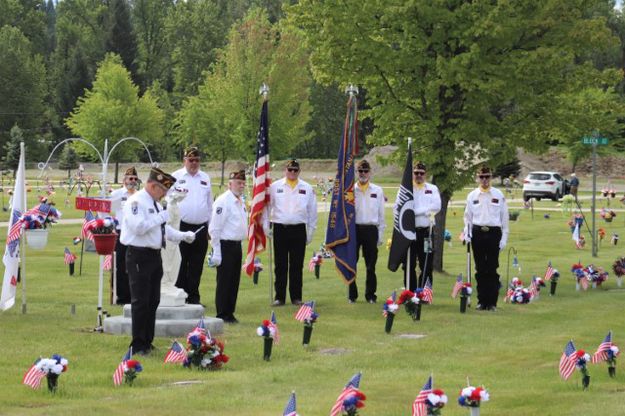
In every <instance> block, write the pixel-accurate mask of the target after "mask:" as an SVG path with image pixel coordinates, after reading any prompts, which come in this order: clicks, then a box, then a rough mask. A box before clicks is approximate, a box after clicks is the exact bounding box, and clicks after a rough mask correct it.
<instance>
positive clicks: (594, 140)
mask: <svg viewBox="0 0 625 416" xmlns="http://www.w3.org/2000/svg"><path fill="white" fill-rule="evenodd" d="M608 142H609V141H608V138H607V137H599V132H597V131H595V132H594V133H593V134H592V136H585V137H582V144H585V145H590V146H592V207H591V213H592V236H591V237H592V256H593V257H597V236H596V231H595V226H596V224H595V210H596V196H597V146H605V145H607V144H608Z"/></svg>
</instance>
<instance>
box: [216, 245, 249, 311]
mask: <svg viewBox="0 0 625 416" xmlns="http://www.w3.org/2000/svg"><path fill="white" fill-rule="evenodd" d="M220 243H221V265H219V266H217V287H216V290H215V308H216V309H217V318H221V319H231V318H234V310H235V309H236V306H237V296H238V294H239V282H240V281H241V257H242V255H243V252H242V250H241V242H240V241H229V240H221V242H220Z"/></svg>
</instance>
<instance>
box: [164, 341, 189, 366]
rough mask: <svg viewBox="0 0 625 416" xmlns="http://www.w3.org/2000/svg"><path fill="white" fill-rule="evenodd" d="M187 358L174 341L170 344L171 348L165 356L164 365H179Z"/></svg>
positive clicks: (180, 345) (182, 349) (178, 344)
mask: <svg viewBox="0 0 625 416" xmlns="http://www.w3.org/2000/svg"><path fill="white" fill-rule="evenodd" d="M185 358H187V353H186V351H185V350H184V348H183V347H182V344H180V343H179V342H178V341H176V340H174V342H173V343H172V344H171V348H170V349H169V351H167V355H165V360H164V361H163V362H165V363H181V362H183V361H184V360H185Z"/></svg>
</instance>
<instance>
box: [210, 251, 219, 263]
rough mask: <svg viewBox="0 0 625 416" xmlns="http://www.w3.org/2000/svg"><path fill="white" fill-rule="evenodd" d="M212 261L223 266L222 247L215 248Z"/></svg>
mask: <svg viewBox="0 0 625 416" xmlns="http://www.w3.org/2000/svg"><path fill="white" fill-rule="evenodd" d="M211 261H212V262H213V264H214V265H215V266H221V248H220V249H216V248H215V249H213V255H212V256H211Z"/></svg>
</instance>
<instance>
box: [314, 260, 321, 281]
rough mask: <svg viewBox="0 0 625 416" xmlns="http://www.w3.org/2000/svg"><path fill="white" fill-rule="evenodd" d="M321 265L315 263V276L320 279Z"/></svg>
mask: <svg viewBox="0 0 625 416" xmlns="http://www.w3.org/2000/svg"><path fill="white" fill-rule="evenodd" d="M320 268H321V266H320V265H319V264H315V277H316V278H317V279H319V269H320Z"/></svg>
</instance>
